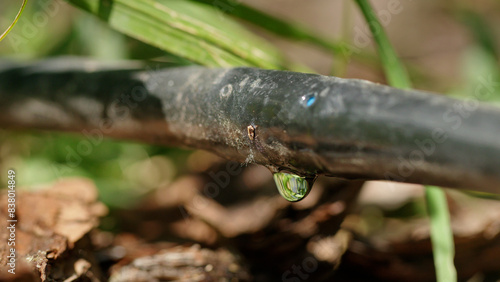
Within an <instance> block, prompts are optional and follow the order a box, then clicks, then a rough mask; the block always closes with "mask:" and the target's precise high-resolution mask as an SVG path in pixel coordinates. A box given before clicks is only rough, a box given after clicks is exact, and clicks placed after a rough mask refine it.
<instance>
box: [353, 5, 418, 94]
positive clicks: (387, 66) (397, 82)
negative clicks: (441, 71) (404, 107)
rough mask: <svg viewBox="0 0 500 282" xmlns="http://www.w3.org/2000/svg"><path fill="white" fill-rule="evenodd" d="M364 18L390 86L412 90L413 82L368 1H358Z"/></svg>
mask: <svg viewBox="0 0 500 282" xmlns="http://www.w3.org/2000/svg"><path fill="white" fill-rule="evenodd" d="M356 3H357V4H358V6H359V8H360V10H361V12H362V13H363V16H364V17H365V20H366V22H367V23H369V27H370V30H371V32H372V34H373V38H374V39H375V42H376V43H377V51H378V54H379V56H380V60H381V61H382V66H383V68H384V72H385V75H386V76H387V80H388V82H389V84H390V85H392V86H394V87H398V88H403V89H407V88H411V82H410V79H409V78H408V74H407V72H406V69H405V68H404V67H403V65H402V64H401V63H400V62H399V59H398V57H397V56H396V52H395V51H394V49H393V48H392V45H391V42H390V41H389V38H388V37H387V35H386V34H385V32H384V28H383V27H382V25H381V24H380V21H379V20H378V18H377V16H376V15H375V13H374V11H373V9H372V8H371V6H370V4H369V3H368V1H367V0H356Z"/></svg>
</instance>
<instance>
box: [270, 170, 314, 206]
mask: <svg viewBox="0 0 500 282" xmlns="http://www.w3.org/2000/svg"><path fill="white" fill-rule="evenodd" d="M273 178H274V182H276V186H277V187H278V191H279V192H280V194H281V196H283V198H285V199H286V200H288V201H290V202H298V201H300V200H302V199H304V198H305V197H306V196H307V194H309V191H311V187H312V185H313V183H314V180H315V179H316V178H315V177H314V178H310V177H303V176H299V175H296V174H293V173H288V172H277V173H274V174H273Z"/></svg>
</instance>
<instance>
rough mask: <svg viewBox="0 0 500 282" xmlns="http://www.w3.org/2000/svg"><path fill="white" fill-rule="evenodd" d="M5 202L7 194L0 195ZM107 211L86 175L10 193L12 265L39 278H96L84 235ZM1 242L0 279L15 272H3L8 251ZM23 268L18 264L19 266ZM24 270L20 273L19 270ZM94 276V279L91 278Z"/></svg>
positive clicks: (2, 214)
mask: <svg viewBox="0 0 500 282" xmlns="http://www.w3.org/2000/svg"><path fill="white" fill-rule="evenodd" d="M0 202H2V203H6V202H7V194H6V193H2V194H1V195H0ZM106 212H107V209H106V207H105V206H104V205H103V204H102V203H99V202H97V190H96V188H95V186H94V185H93V184H92V183H91V182H90V181H89V180H86V179H67V180H62V181H59V182H56V183H55V184H53V185H51V186H50V187H47V188H45V189H42V190H37V191H23V190H22V189H18V192H17V195H16V218H17V220H18V221H17V223H16V233H15V234H16V245H15V248H16V264H17V265H19V266H22V265H25V264H27V265H29V266H30V267H29V269H30V271H31V272H32V273H34V274H35V275H36V276H37V277H38V279H39V280H41V281H47V280H54V279H55V280H65V279H69V280H68V281H73V280H76V279H77V278H82V277H86V278H87V279H90V280H94V278H96V277H98V276H100V273H99V271H98V270H97V269H96V268H95V267H92V263H93V258H92V255H91V254H88V250H90V249H91V245H90V243H89V242H90V241H89V239H88V237H87V236H86V235H87V234H88V233H89V232H90V231H91V230H92V229H93V228H95V227H97V225H98V223H99V221H98V218H99V217H100V216H102V215H104V214H105V213H106ZM0 218H7V207H6V206H3V205H2V208H1V209H0ZM5 225H6V221H1V222H0V228H1V230H2V232H1V233H0V240H1V241H2V242H7V241H6V240H7V236H8V235H9V234H7V233H6V232H4V231H3V230H6V226H5ZM8 251H9V250H8V246H7V245H6V244H1V245H0V268H3V269H4V270H5V271H4V270H2V275H3V276H1V278H0V279H2V280H6V281H9V279H16V278H15V276H13V275H9V274H5V273H7V272H6V268H4V267H6V258H7V253H8ZM23 269H24V267H23ZM23 273H24V272H23ZM96 279H97V278H96Z"/></svg>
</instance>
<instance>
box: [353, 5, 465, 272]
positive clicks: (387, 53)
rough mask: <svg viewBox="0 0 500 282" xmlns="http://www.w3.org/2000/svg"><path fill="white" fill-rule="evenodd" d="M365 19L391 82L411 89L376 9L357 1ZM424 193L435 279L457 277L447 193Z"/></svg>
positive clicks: (435, 190) (431, 190) (427, 189)
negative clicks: (429, 224) (375, 11)
mask: <svg viewBox="0 0 500 282" xmlns="http://www.w3.org/2000/svg"><path fill="white" fill-rule="evenodd" d="M356 2H357V4H358V6H359V7H360V9H361V11H362V13H363V15H364V17H365V20H366V22H368V23H370V30H371V32H372V34H373V37H374V39H375V42H376V43H377V50H378V53H379V56H380V60H381V61H382V65H383V67H384V71H385V75H386V76H387V79H388V81H389V84H390V85H392V86H394V87H399V88H411V83H410V79H409V77H408V74H407V72H406V70H405V68H404V67H403V65H402V64H401V63H400V62H399V59H398V57H397V55H396V52H395V51H394V49H393V48H392V45H391V43H390V41H389V39H388V37H387V35H386V34H385V31H384V29H383V27H382V25H381V24H380V22H379V21H378V19H377V17H376V16H375V13H374V11H373V9H372V8H371V6H370V4H369V3H368V1H367V0H356ZM425 196H426V201H427V211H428V213H429V218H430V222H431V233H430V237H431V241H432V250H433V255H434V265H435V268H436V278H437V281H439V282H445V281H446V282H450V281H456V280H457V273H456V269H455V266H454V264H453V257H454V256H455V246H454V242H453V232H452V231H451V225H450V218H449V212H448V204H447V202H446V195H445V193H444V191H443V190H441V189H440V188H438V187H433V186H426V187H425Z"/></svg>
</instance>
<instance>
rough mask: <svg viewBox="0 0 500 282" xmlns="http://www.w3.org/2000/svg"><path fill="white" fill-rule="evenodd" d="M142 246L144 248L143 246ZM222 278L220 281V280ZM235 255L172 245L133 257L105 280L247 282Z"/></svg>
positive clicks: (243, 266)
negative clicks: (152, 252) (149, 253)
mask: <svg viewBox="0 0 500 282" xmlns="http://www.w3.org/2000/svg"><path fill="white" fill-rule="evenodd" d="M143 247H144V245H143ZM221 279H223V280H221ZM250 279H251V276H250V274H249V273H248V270H247V269H246V266H245V265H244V264H243V263H242V262H241V259H240V258H239V257H238V255H235V254H233V253H231V252H230V251H228V250H227V249H224V248H220V249H217V250H210V249H207V248H201V247H200V246H199V245H197V244H195V245H192V246H189V247H187V246H175V247H172V248H168V249H163V248H161V251H159V252H158V253H156V254H154V255H149V256H147V255H146V256H141V257H138V258H135V259H134V260H133V261H132V262H131V263H129V264H127V265H125V266H121V267H117V268H115V269H114V270H113V273H112V274H111V277H110V279H109V281H112V282H127V281H130V282H132V281H133V282H140V281H145V282H149V281H251V280H250Z"/></svg>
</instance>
